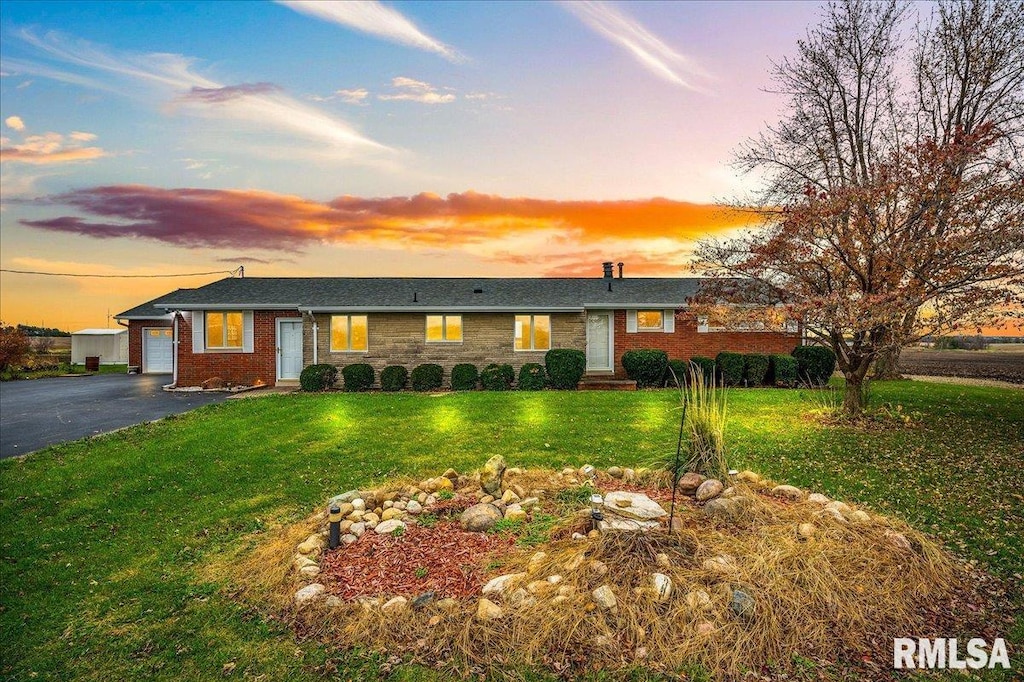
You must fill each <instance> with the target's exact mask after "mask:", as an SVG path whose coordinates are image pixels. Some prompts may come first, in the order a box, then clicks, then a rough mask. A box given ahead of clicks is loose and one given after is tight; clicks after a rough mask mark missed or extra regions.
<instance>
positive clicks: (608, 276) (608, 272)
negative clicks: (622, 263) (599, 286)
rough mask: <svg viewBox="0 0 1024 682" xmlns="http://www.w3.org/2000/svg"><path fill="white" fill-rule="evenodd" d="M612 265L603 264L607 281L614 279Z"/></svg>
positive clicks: (610, 263)
mask: <svg viewBox="0 0 1024 682" xmlns="http://www.w3.org/2000/svg"><path fill="white" fill-rule="evenodd" d="M612 265H613V264H612V262H611V261H605V262H604V263H601V267H603V268H604V278H605V279H611V278H612V276H613V275H612Z"/></svg>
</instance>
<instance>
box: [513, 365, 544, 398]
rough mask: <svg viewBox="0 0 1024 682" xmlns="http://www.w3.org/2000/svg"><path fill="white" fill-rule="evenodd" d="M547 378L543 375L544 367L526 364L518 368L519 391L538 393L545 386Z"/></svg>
mask: <svg viewBox="0 0 1024 682" xmlns="http://www.w3.org/2000/svg"><path fill="white" fill-rule="evenodd" d="M547 383H548V378H547V376H546V375H545V374H544V366H543V365H539V364H537V363H536V362H528V363H526V364H525V365H523V366H522V367H520V368H519V390H520V391H540V390H543V388H544V387H545V386H546V385H547Z"/></svg>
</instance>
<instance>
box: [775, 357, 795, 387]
mask: <svg viewBox="0 0 1024 682" xmlns="http://www.w3.org/2000/svg"><path fill="white" fill-rule="evenodd" d="M799 366H800V363H798V362H797V360H796V358H794V357H793V356H792V355H772V356H770V357H769V359H768V383H769V384H770V385H772V386H795V385H796V380H797V368H798V367H799Z"/></svg>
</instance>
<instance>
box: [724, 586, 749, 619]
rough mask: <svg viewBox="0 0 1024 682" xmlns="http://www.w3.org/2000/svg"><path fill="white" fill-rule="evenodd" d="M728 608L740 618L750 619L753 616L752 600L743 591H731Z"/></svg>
mask: <svg viewBox="0 0 1024 682" xmlns="http://www.w3.org/2000/svg"><path fill="white" fill-rule="evenodd" d="M729 608H730V609H732V612H733V613H735V614H736V615H737V616H739V617H740V618H751V617H753V615H754V598H753V597H751V596H750V595H749V594H747V593H746V592H744V591H743V590H733V591H732V599H731V600H730V601H729Z"/></svg>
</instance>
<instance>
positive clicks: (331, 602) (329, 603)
mask: <svg viewBox="0 0 1024 682" xmlns="http://www.w3.org/2000/svg"><path fill="white" fill-rule="evenodd" d="M341 604H342V601H341V597H339V596H337V595H333V594H331V595H328V596H327V599H324V606H326V607H327V608H329V609H336V608H338V607H339V606H341Z"/></svg>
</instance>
